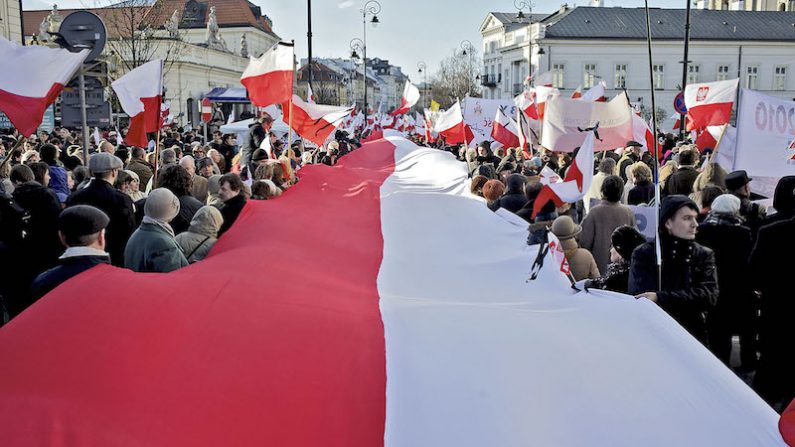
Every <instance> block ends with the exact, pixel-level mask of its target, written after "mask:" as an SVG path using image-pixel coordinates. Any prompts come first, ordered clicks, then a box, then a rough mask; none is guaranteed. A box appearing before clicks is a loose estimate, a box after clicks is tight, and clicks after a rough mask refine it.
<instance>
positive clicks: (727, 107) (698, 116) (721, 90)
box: [685, 79, 740, 132]
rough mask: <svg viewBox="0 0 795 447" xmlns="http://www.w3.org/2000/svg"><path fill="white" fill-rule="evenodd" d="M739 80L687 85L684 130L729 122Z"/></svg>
mask: <svg viewBox="0 0 795 447" xmlns="http://www.w3.org/2000/svg"><path fill="white" fill-rule="evenodd" d="M739 82H740V80H739V79H731V80H728V81H716V82H705V83H700V84H689V85H688V86H687V87H686V88H685V107H687V117H686V123H685V130H686V131H688V132H690V131H691V130H694V129H703V128H705V127H707V126H721V125H723V124H726V123H728V122H729V118H730V116H731V113H732V106H733V105H734V100H735V98H736V96H737V86H738V84H739Z"/></svg>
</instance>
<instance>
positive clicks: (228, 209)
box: [218, 192, 246, 237]
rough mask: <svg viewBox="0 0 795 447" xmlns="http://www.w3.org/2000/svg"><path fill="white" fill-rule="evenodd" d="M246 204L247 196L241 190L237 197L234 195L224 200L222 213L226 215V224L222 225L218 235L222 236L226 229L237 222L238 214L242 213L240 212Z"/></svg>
mask: <svg viewBox="0 0 795 447" xmlns="http://www.w3.org/2000/svg"><path fill="white" fill-rule="evenodd" d="M244 206H246V197H245V196H244V195H243V193H242V192H241V193H240V194H238V195H237V196H236V197H232V198H231V199H229V200H227V201H226V202H224V207H223V208H221V215H222V216H224V224H223V225H221V229H220V230H218V237H221V235H222V234H224V233H226V230H228V229H229V227H231V226H232V224H233V223H235V220H237V216H239V215H240V212H241V211H243V207H244Z"/></svg>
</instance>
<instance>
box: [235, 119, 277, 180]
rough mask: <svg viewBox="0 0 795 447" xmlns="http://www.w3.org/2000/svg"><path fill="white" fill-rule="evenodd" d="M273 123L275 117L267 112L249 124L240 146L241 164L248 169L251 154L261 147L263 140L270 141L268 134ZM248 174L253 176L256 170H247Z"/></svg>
mask: <svg viewBox="0 0 795 447" xmlns="http://www.w3.org/2000/svg"><path fill="white" fill-rule="evenodd" d="M272 124H273V118H272V117H271V116H270V115H268V114H267V113H265V115H263V116H262V117H261V118H259V119H257V120H254V122H253V123H251V125H250V126H249V129H248V134H247V135H246V140H245V141H244V142H243V145H242V147H241V148H240V166H241V167H245V168H246V170H247V171H248V170H250V169H251V161H252V160H251V156H252V155H253V154H254V151H256V150H257V149H259V148H261V147H262V143H263V142H268V143H269V142H270V137H269V135H268V134H269V133H270V130H271V125H272ZM247 174H248V176H249V177H252V176H253V175H254V172H253V171H252V172H247Z"/></svg>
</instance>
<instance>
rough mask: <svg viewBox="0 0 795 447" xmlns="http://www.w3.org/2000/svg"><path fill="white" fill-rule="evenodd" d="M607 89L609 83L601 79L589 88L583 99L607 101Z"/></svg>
mask: <svg viewBox="0 0 795 447" xmlns="http://www.w3.org/2000/svg"><path fill="white" fill-rule="evenodd" d="M605 90H607V83H606V82H605V81H599V82H597V83H596V85H594V86H593V87H591V88H589V89H588V91H587V92H585V93H583V94H582V97H581V98H580V99H582V100H583V101H599V102H605V101H607V98H605Z"/></svg>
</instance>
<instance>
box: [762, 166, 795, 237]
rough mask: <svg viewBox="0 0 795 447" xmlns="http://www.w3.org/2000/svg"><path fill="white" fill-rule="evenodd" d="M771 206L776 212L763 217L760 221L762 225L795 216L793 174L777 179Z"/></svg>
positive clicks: (794, 180) (794, 181) (794, 177)
mask: <svg viewBox="0 0 795 447" xmlns="http://www.w3.org/2000/svg"><path fill="white" fill-rule="evenodd" d="M773 208H775V209H776V213H775V214H771V215H769V216H767V217H765V219H764V220H763V221H762V225H763V226H764V225H770V224H772V223H776V222H784V221H787V220H790V219H792V218H793V217H795V175H788V176H786V177H782V178H781V180H779V181H778V184H777V185H776V192H775V193H774V194H773Z"/></svg>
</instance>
